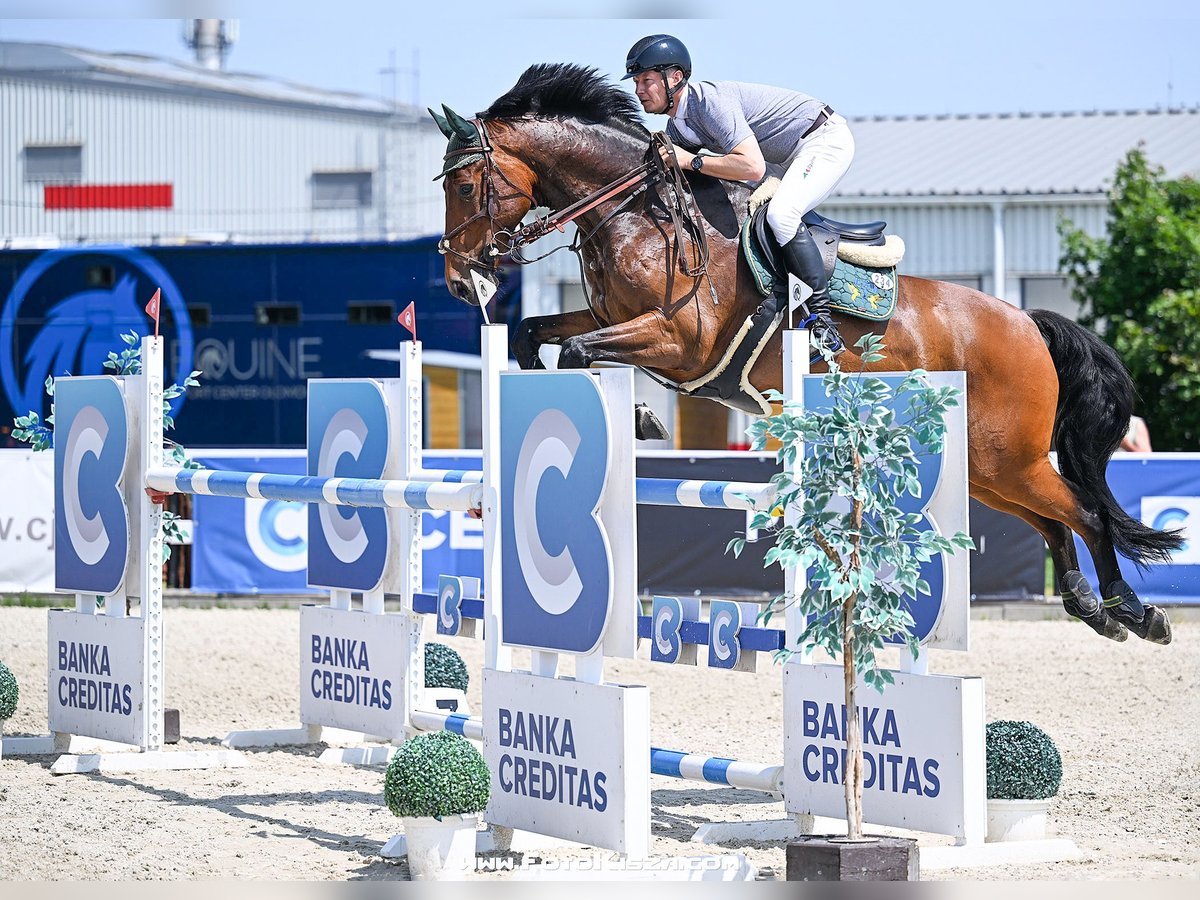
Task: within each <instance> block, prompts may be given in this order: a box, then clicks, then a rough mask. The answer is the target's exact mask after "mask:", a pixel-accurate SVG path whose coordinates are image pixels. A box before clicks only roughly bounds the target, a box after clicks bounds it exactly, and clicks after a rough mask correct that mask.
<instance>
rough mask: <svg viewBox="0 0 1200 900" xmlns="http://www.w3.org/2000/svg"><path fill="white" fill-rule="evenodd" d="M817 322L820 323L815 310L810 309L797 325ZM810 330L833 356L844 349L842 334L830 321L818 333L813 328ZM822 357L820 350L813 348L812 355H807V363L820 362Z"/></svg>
mask: <svg viewBox="0 0 1200 900" xmlns="http://www.w3.org/2000/svg"><path fill="white" fill-rule="evenodd" d="M819 324H821V320H820V318H819V317H818V316H817V314H816V313H815V312H811V311H810V312H809V314H808V317H807V318H805V319H804V320H802V321H801V322H800V324H799V325H798V326H797V327H799V328H809V327H810V326H812V325H819ZM811 331H812V333H813V335H814V336H815V337H816V338H817V342H818V343H820V344H823V345H825V346H826V347H827V348H828V350H829V352H830V353H831V354H833V355H834V356H836V355H837V354H839V353H841V352H842V350H844V349H845V344H843V343H842V336H841V335H840V334H838V330H837V328H836V327H835V326H834V324H833V322H830V323H829V324H828V325H826V326H824V328H822V329H821V332H820V333H818V332H817V330H816V329H815V328H813V329H811ZM823 358H824V357H823V355H822V354H821V351H820V350H814V351H813V352H812V355H811V356H810V357H809V360H808V364H809V365H810V366H811V365H812V364H813V363H816V362H820V361H821V360H822V359H823Z"/></svg>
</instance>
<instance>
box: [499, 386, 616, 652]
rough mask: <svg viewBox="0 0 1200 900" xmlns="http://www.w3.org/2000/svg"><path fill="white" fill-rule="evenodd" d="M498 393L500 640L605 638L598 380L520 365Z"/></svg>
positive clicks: (603, 445) (608, 594)
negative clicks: (529, 370)
mask: <svg viewBox="0 0 1200 900" xmlns="http://www.w3.org/2000/svg"><path fill="white" fill-rule="evenodd" d="M500 396H501V415H502V418H501V424H500V446H501V453H500V469H501V484H500V494H501V498H502V509H503V514H502V517H501V518H502V522H501V529H500V530H501V552H502V554H503V578H502V580H503V591H502V594H501V596H502V598H503V599H502V602H503V631H504V634H503V640H504V642H505V643H506V644H513V645H516V646H524V647H535V648H540V649H544V650H559V651H564V652H571V653H587V652H589V651H591V650H592V649H594V648H595V647H596V646H597V645H598V644H599V643H600V641H601V639H602V638H603V637H604V631H605V629H606V627H607V623H608V615H609V610H610V609H611V605H612V585H613V581H612V578H613V576H612V563H611V558H610V554H609V549H608V538H607V535H606V534H605V532H604V528H603V526H602V525H601V523H600V519H599V511H600V509H601V505H602V503H603V501H604V494H605V488H606V486H607V482H608V469H609V461H610V456H609V452H610V451H609V441H610V430H609V427H608V414H607V411H606V409H605V406H604V401H603V398H602V397H601V394H600V389H599V387H598V386H597V385H596V383H595V380H594V379H593V378H592V376H590V375H588V374H587V373H584V372H554V373H537V374H530V375H524V374H519V373H517V374H513V375H506V376H504V377H503V378H502V379H501V384H500Z"/></svg>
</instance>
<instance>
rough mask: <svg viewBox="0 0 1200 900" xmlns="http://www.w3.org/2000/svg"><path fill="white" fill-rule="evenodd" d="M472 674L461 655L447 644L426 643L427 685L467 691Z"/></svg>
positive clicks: (428, 686)
mask: <svg viewBox="0 0 1200 900" xmlns="http://www.w3.org/2000/svg"><path fill="white" fill-rule="evenodd" d="M470 681H471V676H470V675H469V674H468V673H467V664H466V663H464V662H463V659H462V657H461V656H459V655H458V654H457V653H455V652H454V651H453V650H451V649H450V648H449V647H447V646H446V645H445V644H426V645H425V687H427V688H440V687H446V688H455V689H457V690H460V691H466V689H467V685H468V684H469V683H470Z"/></svg>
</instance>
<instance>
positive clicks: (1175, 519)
mask: <svg viewBox="0 0 1200 900" xmlns="http://www.w3.org/2000/svg"><path fill="white" fill-rule="evenodd" d="M1189 516H1190V513H1189V512H1188V511H1187V510H1186V509H1180V508H1179V507H1178V506H1170V507H1167V508H1166V509H1160V510H1159V511H1158V515H1156V516H1155V517H1154V523H1153V524H1152V525H1151V527H1152V528H1156V529H1158V530H1159V531H1162V530H1164V529H1168V528H1182V527H1184V526H1186V525H1187V521H1188V518H1189ZM1187 549H1188V542H1187V541H1184V543H1183V545H1182V546H1181V547H1180V548H1179V549H1178V550H1176V551H1175V555H1176V556H1178V555H1180V554H1182V553H1186V552H1187Z"/></svg>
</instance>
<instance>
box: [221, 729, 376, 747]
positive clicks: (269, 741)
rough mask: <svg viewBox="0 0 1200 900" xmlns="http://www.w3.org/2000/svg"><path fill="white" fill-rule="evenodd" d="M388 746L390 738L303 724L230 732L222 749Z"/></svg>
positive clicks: (223, 741)
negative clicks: (310, 745)
mask: <svg viewBox="0 0 1200 900" xmlns="http://www.w3.org/2000/svg"><path fill="white" fill-rule="evenodd" d="M367 743H381V744H386V743H387V738H383V737H376V736H374V735H369V734H363V733H361V732H358V731H346V730H344V729H342V728H329V727H326V726H323V725H301V726H299V727H298V728H265V729H261V730H251V731H231V732H229V734H227V735H225V738H224V740H222V741H221V746H222V747H228V748H230V749H231V750H240V749H245V748H248V747H284V746H295V745H298V744H367Z"/></svg>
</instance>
